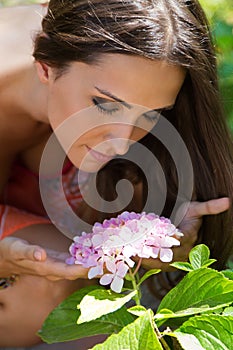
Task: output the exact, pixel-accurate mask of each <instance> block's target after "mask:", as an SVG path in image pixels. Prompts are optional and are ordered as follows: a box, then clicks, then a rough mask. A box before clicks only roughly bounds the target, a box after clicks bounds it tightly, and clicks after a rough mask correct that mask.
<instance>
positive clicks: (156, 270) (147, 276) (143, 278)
mask: <svg viewBox="0 0 233 350" xmlns="http://www.w3.org/2000/svg"><path fill="white" fill-rule="evenodd" d="M160 271H161V270H159V269H152V270H149V271H147V272H146V273H145V274H144V275H143V276H142V278H141V279H140V280H139V282H138V286H140V285H141V284H142V283H143V282H144V281H145V280H146V279H147V278H149V277H150V276H152V275H156V274H157V273H159V272H160Z"/></svg>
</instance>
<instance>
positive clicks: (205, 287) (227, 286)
mask: <svg viewBox="0 0 233 350" xmlns="http://www.w3.org/2000/svg"><path fill="white" fill-rule="evenodd" d="M232 300H233V281H230V280H228V279H227V278H225V277H224V276H223V274H222V273H221V272H218V271H216V270H212V269H210V268H201V269H199V270H195V271H191V272H189V273H188V274H187V275H186V276H185V277H184V278H183V280H182V281H181V282H180V283H179V284H178V285H177V286H176V287H175V288H173V289H172V290H171V291H170V292H169V293H167V295H166V296H165V297H164V298H163V300H162V301H161V303H160V305H159V308H158V313H159V312H160V310H162V309H169V310H171V311H172V312H174V313H175V312H177V313H184V314H185V313H186V312H187V311H188V310H187V309H189V310H190V308H193V309H194V310H195V309H197V308H206V309H207V310H206V311H208V308H210V309H211V308H213V309H215V308H216V307H219V308H220V307H222V306H227V305H229V304H231V303H232Z"/></svg>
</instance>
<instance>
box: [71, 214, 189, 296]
mask: <svg viewBox="0 0 233 350" xmlns="http://www.w3.org/2000/svg"><path fill="white" fill-rule="evenodd" d="M181 236H182V233H181V232H180V231H179V230H178V229H177V228H176V227H175V226H174V225H173V224H172V223H171V221H170V220H169V219H166V218H163V217H159V216H157V215H155V214H153V213H149V214H146V213H144V212H143V213H140V214H138V213H134V212H131V213H129V212H123V213H122V214H121V215H118V216H117V217H116V218H112V219H110V220H104V222H103V224H100V223H98V222H97V223H95V225H94V226H93V229H92V233H85V232H83V233H82V235H81V236H76V237H74V243H72V245H71V246H70V254H71V258H69V259H67V261H66V262H67V263H68V264H80V265H82V266H83V267H87V268H90V269H89V272H88V278H89V279H91V278H95V277H100V276H101V278H100V284H102V285H108V284H110V288H111V289H112V290H113V291H115V292H117V293H119V292H121V290H122V287H123V283H124V277H125V275H126V274H127V272H128V270H129V269H130V268H132V267H133V266H134V264H135V262H134V261H133V260H132V257H134V256H138V257H140V258H159V259H160V260H161V261H162V262H170V261H171V260H172V257H173V252H172V250H171V247H172V246H178V245H180V242H179V240H178V239H179V238H180V237H181Z"/></svg>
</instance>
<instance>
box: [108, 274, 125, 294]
mask: <svg viewBox="0 0 233 350" xmlns="http://www.w3.org/2000/svg"><path fill="white" fill-rule="evenodd" d="M123 284H124V281H123V278H120V277H118V276H115V277H114V278H113V281H112V283H111V285H110V288H111V290H113V291H114V292H115V293H120V292H121V290H122V287H123Z"/></svg>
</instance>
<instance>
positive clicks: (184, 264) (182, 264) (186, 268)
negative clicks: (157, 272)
mask: <svg viewBox="0 0 233 350" xmlns="http://www.w3.org/2000/svg"><path fill="white" fill-rule="evenodd" d="M170 266H173V267H175V268H176V269H179V270H183V271H193V267H192V265H191V264H190V263H188V262H179V261H176V262H174V263H172V264H170Z"/></svg>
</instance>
